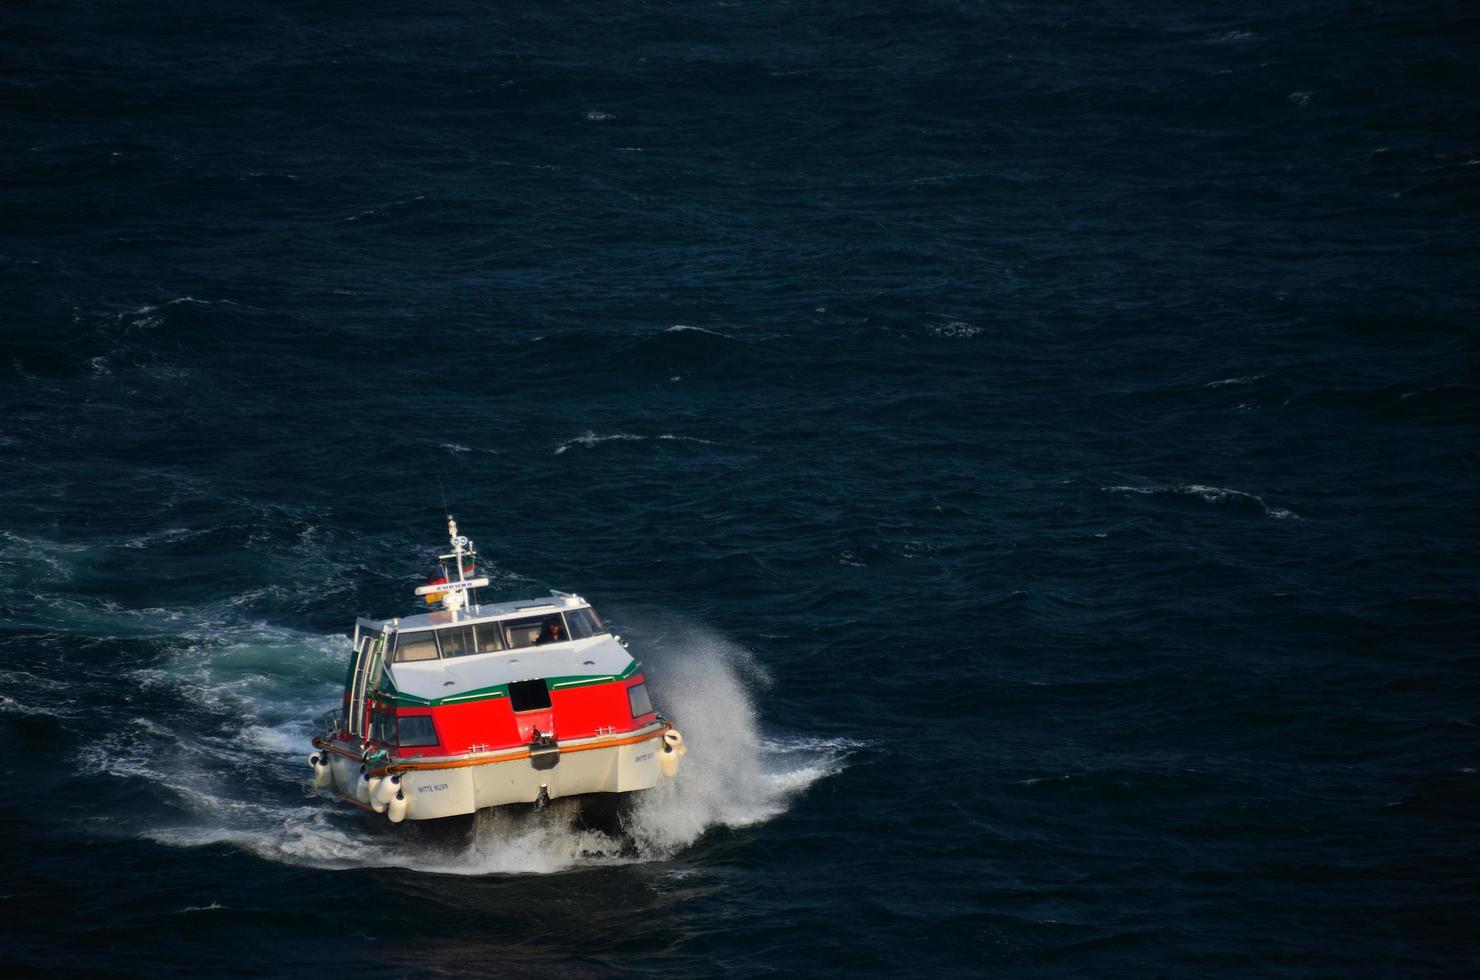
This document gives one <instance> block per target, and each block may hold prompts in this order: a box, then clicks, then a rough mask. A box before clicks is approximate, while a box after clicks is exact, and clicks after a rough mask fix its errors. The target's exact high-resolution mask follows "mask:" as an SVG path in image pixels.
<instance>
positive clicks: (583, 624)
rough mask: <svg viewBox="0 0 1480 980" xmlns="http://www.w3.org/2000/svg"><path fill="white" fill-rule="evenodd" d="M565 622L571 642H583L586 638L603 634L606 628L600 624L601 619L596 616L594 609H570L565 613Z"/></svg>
mask: <svg viewBox="0 0 1480 980" xmlns="http://www.w3.org/2000/svg"><path fill="white" fill-rule="evenodd" d="M565 621H566V622H567V623H569V624H570V638H571V639H572V640H584V639H585V638H586V637H588V636H595V635H596V634H597V633H605V632H606V631H607V629H606V626H605V625H603V624H602V622H601V617H600V616H598V615H596V610H594V609H570V610H567V611H566V613H565Z"/></svg>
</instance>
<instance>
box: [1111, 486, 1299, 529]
mask: <svg viewBox="0 0 1480 980" xmlns="http://www.w3.org/2000/svg"><path fill="white" fill-rule="evenodd" d="M1100 489H1101V490H1103V491H1105V492H1106V493H1129V494H1138V495H1140V496H1144V497H1152V498H1163V499H1184V500H1186V499H1191V500H1202V501H1205V502H1207V503H1210V504H1216V505H1218V506H1221V507H1227V508H1229V509H1232V510H1257V511H1258V512H1260V513H1262V514H1264V515H1265V516H1266V517H1272V518H1275V519H1276V520H1300V515H1299V514H1296V513H1295V512H1294V511H1292V510H1287V509H1286V508H1284V507H1275V506H1272V505H1270V504H1267V503H1265V501H1264V498H1263V497H1259V496H1256V495H1255V494H1252V493H1245V492H1244V491H1242V490H1229V489H1227V488H1225V487H1210V486H1205V485H1203V484H1200V483H1188V484H1184V485H1182V486H1171V487H1129V486H1114V487H1101V488H1100Z"/></svg>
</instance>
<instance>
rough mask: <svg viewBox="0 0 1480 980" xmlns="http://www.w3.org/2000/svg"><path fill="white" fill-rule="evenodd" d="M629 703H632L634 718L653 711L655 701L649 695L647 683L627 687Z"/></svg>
mask: <svg viewBox="0 0 1480 980" xmlns="http://www.w3.org/2000/svg"><path fill="white" fill-rule="evenodd" d="M627 703H628V704H630V705H632V717H634V718H641V717H642V716H643V715H650V714H652V713H653V702H652V699H651V698H649V697H648V692H647V685H646V684H633V685H632V686H631V687H629V688H627Z"/></svg>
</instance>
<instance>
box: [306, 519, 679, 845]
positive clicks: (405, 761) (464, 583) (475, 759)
mask: <svg viewBox="0 0 1480 980" xmlns="http://www.w3.org/2000/svg"><path fill="white" fill-rule="evenodd" d="M447 532H448V537H449V539H450V550H449V551H448V552H447V553H446V554H441V555H438V557H437V567H436V569H435V570H434V571H433V573H432V574H431V575H430V576H429V577H428V580H427V583H426V584H425V585H422V586H420V587H419V588H417V589H416V595H417V596H418V597H420V598H421V600H422V602H423V603H424V604H425V605H427V606H430V607H432V608H431V609H430V611H427V612H421V613H418V614H416V615H409V616H406V617H403V618H398V619H386V620H374V619H363V618H362V619H357V620H356V621H355V630H354V634H353V638H352V645H353V650H352V653H351V655H350V660H349V668H348V670H347V672H346V674H345V680H344V698H343V702H342V705H341V707H340V709H339V710H337V711H333V712H330V713H329V714H328V715H326V716H325V717H324V719H323V731H322V732H321V733H320V734H318V735H316V736H315V737H314V739H313V748H314V751H313V754H312V755H310V756H309V760H308V761H309V766H310V767H311V768H312V770H313V781H314V784H315V785H316V786H317V787H319V788H321V789H324V790H327V791H330V792H332V793H333V794H334V795H335V796H337V797H338V798H339V799H340V800H343V801H344V802H346V803H349V804H352V805H354V806H357V807H360V808H361V809H364V810H366V811H369V812H373V813H376V814H384V815H386V817H387V818H388V819H389V820H390V821H391V822H392V823H401V822H402V821H405V820H413V821H420V820H439V819H443V818H448V817H456V816H460V815H465V814H472V813H475V812H477V811H479V810H483V809H486V808H491V807H501V806H510V805H520V804H534V805H535V806H536V807H543V806H544V805H546V804H548V803H549V802H550V801H552V800H556V799H559V798H562V797H587V798H590V797H595V796H597V795H605V798H607V799H625V798H628V797H627V796H626V794H632V793H636V792H639V791H642V790H648V789H652V788H653V787H654V786H656V785H658V784H659V782H660V781H662V780H664V779H670V778H673V777H674V776H675V775H676V774H677V772H678V765H679V760H680V759H681V758H683V756H684V754H685V752H686V751H687V749H686V747H685V745H684V742H683V736H682V735H681V734H679V732H678V731H677V730H675V729H674V727H673V725H672V723H671V722H669V721H668V720H667V719H665V718H664V717H663V716H662V715H660V714H658V713H657V711H656V710H654V708H653V704H652V700H651V696H650V695H649V693H648V688H647V682H646V680H645V678H644V677H643V674H642V670H641V665H640V664H639V663H638V662H637V661H636V660H635V659H633V657H632V655H631V653H630V652H629V650H628V645H627V642H626V641H625V640H623V639H622V638H621V637H620V636H619V635H616V634H614V633H612V632H611V630H610V629H609V628H608V627H607V626H606V624H605V623H603V621H602V619H601V617H600V616H599V615H597V613H596V610H595V609H592V608H591V604H590V603H589V602H587V601H586V600H585V599H583V598H582V597H581V596H579V595H575V594H572V593H566V592H559V591H554V590H552V591H551V592H550V593H549V595H548V596H546V597H543V598H534V599H523V600H518V601H512V602H494V603H488V604H484V603H481V602H480V601H479V594H480V593H479V590H480V589H484V588H487V587H488V579H487V578H483V577H477V561H478V555H477V551H476V550H475V548H474V546H473V542H472V541H470V540H469V539H468V538H467V537H465V536H463V535H460V534H459V533H458V530H457V522H456V521H455V520H454V519H453V518H452V517H451V516H450V515H449V516H448V518H447Z"/></svg>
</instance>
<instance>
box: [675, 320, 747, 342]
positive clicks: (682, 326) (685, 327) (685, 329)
mask: <svg viewBox="0 0 1480 980" xmlns="http://www.w3.org/2000/svg"><path fill="white" fill-rule="evenodd" d="M663 332H664V333H707V334H709V336H711V337H723V338H725V339H726V340H733V339H734V338H733V337H731V336H730V335H729V334H727V333H720V332H719V331H718V330H710V329H709V328H708V327H695V326H691V325H689V324H687V323H675V324H674V325H673V326H671V327H669V328H667V329H666V330H664V331H663Z"/></svg>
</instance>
